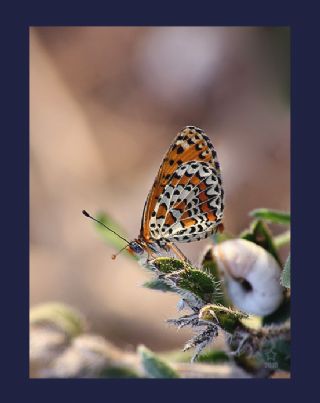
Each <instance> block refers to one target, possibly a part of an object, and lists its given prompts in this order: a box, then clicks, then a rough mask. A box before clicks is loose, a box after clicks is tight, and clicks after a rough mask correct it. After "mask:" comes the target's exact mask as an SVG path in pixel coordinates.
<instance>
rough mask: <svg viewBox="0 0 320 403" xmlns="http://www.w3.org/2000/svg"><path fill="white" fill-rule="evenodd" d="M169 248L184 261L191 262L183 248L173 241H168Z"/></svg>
mask: <svg viewBox="0 0 320 403" xmlns="http://www.w3.org/2000/svg"><path fill="white" fill-rule="evenodd" d="M167 245H168V247H169V249H170V250H172V252H173V253H174V254H175V255H176V256H178V257H179V259H181V260H182V261H184V262H189V260H188V258H187V257H186V256H185V255H184V254H183V253H182V252H181V250H180V249H179V248H178V247H177V246H176V245H174V244H173V243H171V242H170V243H168V244H167Z"/></svg>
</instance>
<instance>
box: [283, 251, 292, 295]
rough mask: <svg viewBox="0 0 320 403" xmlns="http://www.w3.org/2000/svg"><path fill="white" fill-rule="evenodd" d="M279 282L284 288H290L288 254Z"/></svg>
mask: <svg viewBox="0 0 320 403" xmlns="http://www.w3.org/2000/svg"><path fill="white" fill-rule="evenodd" d="M281 284H282V285H283V286H284V287H286V288H290V255H289V256H288V258H287V260H286V263H285V265H284V269H283V271H282V274H281Z"/></svg>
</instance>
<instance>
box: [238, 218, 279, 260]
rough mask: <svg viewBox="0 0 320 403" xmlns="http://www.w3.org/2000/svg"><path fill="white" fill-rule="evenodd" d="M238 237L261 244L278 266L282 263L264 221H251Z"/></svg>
mask: <svg viewBox="0 0 320 403" xmlns="http://www.w3.org/2000/svg"><path fill="white" fill-rule="evenodd" d="M240 237H241V238H243V239H246V240H248V241H250V242H254V243H256V244H257V245H259V246H261V247H262V248H264V249H265V250H266V251H267V252H269V253H271V255H272V256H273V257H274V258H275V259H276V261H277V262H278V263H279V264H280V266H281V265H282V263H281V260H280V258H279V255H278V252H277V249H276V247H275V245H274V242H273V240H272V235H271V233H270V230H269V228H268V226H267V225H266V224H265V223H263V222H262V221H260V220H257V221H253V222H252V223H251V225H250V228H249V229H247V230H245V231H243V232H242V234H241V235H240Z"/></svg>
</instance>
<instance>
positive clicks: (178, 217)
mask: <svg viewBox="0 0 320 403" xmlns="http://www.w3.org/2000/svg"><path fill="white" fill-rule="evenodd" d="M223 196H224V191H223V188H222V180H221V172H220V165H219V162H218V160H217V153H216V151H215V149H214V147H213V145H212V144H211V142H210V139H209V138H208V136H207V135H206V134H205V133H204V132H203V130H201V129H199V128H197V127H194V126H187V127H185V128H184V129H183V130H182V131H181V132H180V133H178V135H177V136H176V138H175V140H174V141H173V143H172V145H171V146H170V148H169V150H168V152H167V154H166V155H165V158H164V160H163V162H162V164H161V166H160V169H159V172H158V175H157V177H156V179H155V181H154V184H153V186H152V188H151V190H150V192H149V195H148V197H147V200H146V203H145V206H144V211H143V216H142V222H141V231H140V237H139V239H140V240H143V241H144V242H146V243H147V244H148V243H152V242H156V243H157V244H158V245H160V246H165V245H166V244H167V243H170V242H193V241H198V240H201V239H204V238H206V237H208V236H209V235H211V234H212V233H214V232H216V231H217V230H222V229H223V224H222V218H223V209H224V204H223Z"/></svg>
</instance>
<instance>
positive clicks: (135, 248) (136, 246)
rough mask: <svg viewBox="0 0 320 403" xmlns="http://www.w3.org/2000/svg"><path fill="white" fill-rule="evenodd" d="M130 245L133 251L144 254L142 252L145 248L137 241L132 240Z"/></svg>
mask: <svg viewBox="0 0 320 403" xmlns="http://www.w3.org/2000/svg"><path fill="white" fill-rule="evenodd" d="M129 246H130V248H131V249H132V251H133V252H134V253H137V254H138V255H142V253H143V252H144V249H143V248H142V247H141V246H140V245H139V244H138V243H137V242H130V244H129Z"/></svg>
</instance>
